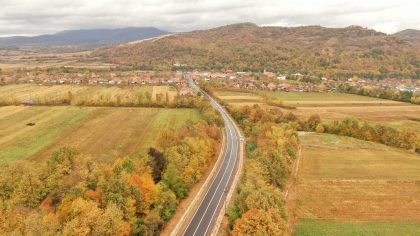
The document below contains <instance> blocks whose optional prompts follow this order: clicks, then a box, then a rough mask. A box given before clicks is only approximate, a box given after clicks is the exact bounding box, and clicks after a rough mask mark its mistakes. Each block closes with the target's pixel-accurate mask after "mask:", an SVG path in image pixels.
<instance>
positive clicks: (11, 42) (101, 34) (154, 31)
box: [0, 27, 169, 47]
mask: <svg viewBox="0 0 420 236" xmlns="http://www.w3.org/2000/svg"><path fill="white" fill-rule="evenodd" d="M168 33H169V32H166V31H163V30H160V29H158V28H154V27H128V28H118V29H81V30H66V31H62V32H59V33H56V34H45V35H39V36H33V37H24V36H15V37H3V38H0V46H23V45H72V46H84V47H88V46H102V45H108V44H117V43H124V42H130V41H135V40H142V39H148V38H153V37H157V36H162V35H166V34H168Z"/></svg>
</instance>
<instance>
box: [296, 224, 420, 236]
mask: <svg viewBox="0 0 420 236" xmlns="http://www.w3.org/2000/svg"><path fill="white" fill-rule="evenodd" d="M294 235H299V236H326V235H334V236H335V235H340V236H402V235H404V236H405V235H420V227H419V223H418V222H410V221H403V222H396V221H374V222H366V221H350V222H343V221H332V220H303V221H301V222H300V223H299V225H298V227H297V229H296V231H295V233H294Z"/></svg>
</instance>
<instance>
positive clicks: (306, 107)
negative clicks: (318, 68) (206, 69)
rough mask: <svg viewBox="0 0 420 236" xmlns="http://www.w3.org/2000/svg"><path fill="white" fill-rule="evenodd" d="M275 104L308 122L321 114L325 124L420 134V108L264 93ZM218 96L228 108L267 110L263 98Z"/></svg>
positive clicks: (344, 97)
mask: <svg viewBox="0 0 420 236" xmlns="http://www.w3.org/2000/svg"><path fill="white" fill-rule="evenodd" d="M261 93H262V94H266V95H268V96H269V97H273V98H274V99H275V100H276V101H282V102H283V104H285V105H291V106H295V107H296V109H284V108H278V107H277V109H281V110H282V111H283V112H285V113H288V112H293V113H294V114H295V115H297V116H299V117H303V118H307V117H309V116H310V115H312V114H318V115H319V116H320V117H321V118H322V119H324V120H327V121H328V120H331V121H332V120H337V119H343V118H347V117H353V118H358V119H364V120H367V121H369V122H372V123H377V124H385V125H389V126H391V127H395V128H411V129H418V130H420V119H418V117H420V106H418V105H414V104H409V103H403V102H395V101H390V100H384V99H377V98H371V97H366V96H359V95H353V94H343V93H306V92H270V91H264V92H261ZM216 95H217V96H218V97H219V98H220V99H221V100H223V101H225V102H227V103H228V104H231V105H235V106H244V105H251V106H252V105H254V104H259V105H262V106H267V104H265V103H264V101H263V99H262V97H260V96H259V95H257V94H253V93H246V92H234V91H223V90H222V91H217V93H216Z"/></svg>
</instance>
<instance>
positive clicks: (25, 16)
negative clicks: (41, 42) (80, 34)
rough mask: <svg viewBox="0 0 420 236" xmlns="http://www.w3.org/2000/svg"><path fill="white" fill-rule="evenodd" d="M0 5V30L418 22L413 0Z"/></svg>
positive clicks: (393, 27)
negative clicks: (232, 24) (241, 23)
mask: <svg viewBox="0 0 420 236" xmlns="http://www.w3.org/2000/svg"><path fill="white" fill-rule="evenodd" d="M0 7H1V8H0V35H11V34H42V33H54V32H57V31H61V30H68V29H80V28H105V27H106V28H115V27H127V26H155V27H158V28H161V29H164V30H169V31H190V30H195V29H205V28H211V27H215V26H220V25H225V24H231V23H239V22H255V23H257V24H259V25H280V26H296V25H322V26H327V27H345V26H348V25H361V26H365V27H369V28H373V29H376V30H379V31H382V32H386V33H394V32H396V31H399V30H402V29H406V28H417V27H418V26H419V25H420V17H419V13H420V1H416V0H401V1H397V0H382V1H380V0H319V1H313V0H294V1H291V0H258V1H257V0H230V1H229V0H89V1H86V0H72V1H68V0H54V1H51V0H16V1H13V0H0Z"/></svg>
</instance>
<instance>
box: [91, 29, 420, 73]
mask: <svg viewBox="0 0 420 236" xmlns="http://www.w3.org/2000/svg"><path fill="white" fill-rule="evenodd" d="M416 39H418V34H417V31H403V32H399V33H397V34H394V35H387V34H384V33H381V32H377V31H375V30H372V29H367V28H364V27H361V26H349V27H345V28H326V27H322V26H299V27H277V26H261V27H260V26H258V25H256V24H253V23H240V24H233V25H227V26H221V27H217V28H213V29H208V30H198V31H193V32H189V33H178V34H173V35H169V36H167V37H164V38H160V39H157V40H150V41H144V42H140V43H136V44H130V45H124V46H119V47H115V46H108V47H103V48H99V49H97V50H95V51H94V55H95V56H97V57H98V58H102V60H104V61H107V62H111V63H116V64H122V65H129V66H136V67H138V68H145V69H177V68H175V67H177V65H186V66H185V67H186V68H188V69H199V70H219V71H220V70H224V69H227V68H230V69H234V70H236V71H257V72H258V71H259V72H262V71H264V70H268V71H277V72H279V73H296V72H301V73H314V74H317V75H323V76H341V77H344V78H346V77H348V76H351V75H352V74H354V73H356V74H359V75H361V76H363V77H374V78H378V77H379V78H384V77H388V76H390V77H414V78H417V77H419V78H420V69H419V68H420V44H417V43H416Z"/></svg>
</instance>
